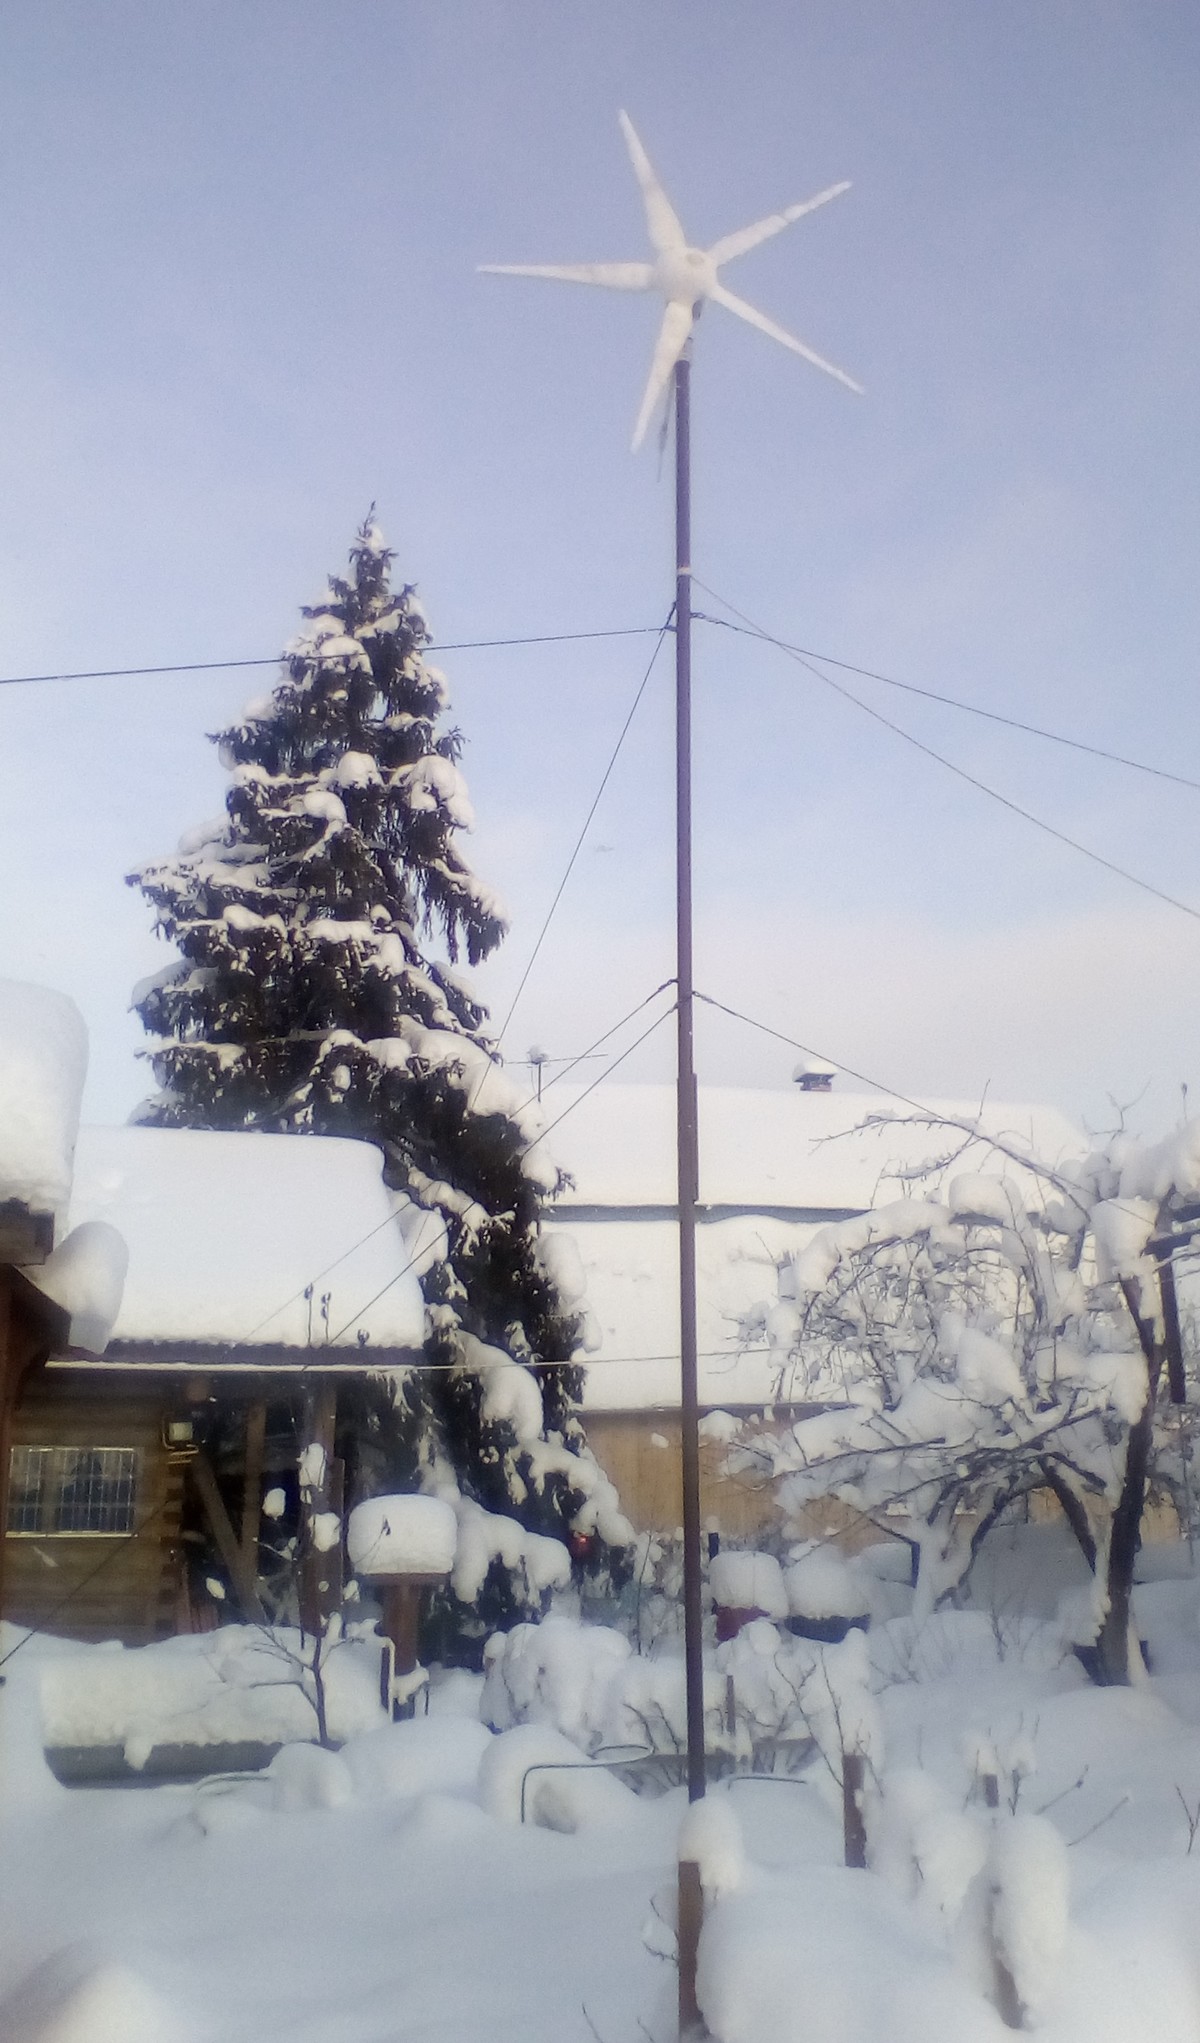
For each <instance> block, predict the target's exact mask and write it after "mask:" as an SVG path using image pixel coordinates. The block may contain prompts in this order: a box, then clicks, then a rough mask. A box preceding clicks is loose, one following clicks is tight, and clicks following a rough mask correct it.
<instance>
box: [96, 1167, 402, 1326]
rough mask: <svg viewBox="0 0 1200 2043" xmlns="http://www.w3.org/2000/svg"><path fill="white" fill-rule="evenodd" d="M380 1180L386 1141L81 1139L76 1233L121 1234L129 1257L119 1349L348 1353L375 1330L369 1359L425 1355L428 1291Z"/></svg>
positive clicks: (394, 1205) (394, 1202) (393, 1203)
mask: <svg viewBox="0 0 1200 2043" xmlns="http://www.w3.org/2000/svg"><path fill="white" fill-rule="evenodd" d="M380 1172H381V1158H380V1153H379V1151H378V1149H376V1148H374V1147H373V1146H372V1145H371V1144H370V1143H366V1142H347V1141H343V1140H339V1139H335V1138H332V1137H326V1136H315V1135H313V1136H308V1135H257V1134H217V1133H208V1132H203V1131H200V1130H193V1129H176V1128H86V1127H85V1128H81V1129H80V1131H79V1141H78V1146H77V1149H76V1153H75V1180H74V1187H73V1190H72V1193H71V1203H70V1216H69V1217H70V1225H71V1226H72V1227H75V1226H77V1225H79V1223H80V1222H81V1221H85V1220H102V1221H107V1222H109V1223H110V1224H111V1225H112V1226H114V1227H116V1228H117V1229H118V1230H119V1231H120V1233H121V1234H122V1236H123V1237H124V1239H125V1242H126V1244H127V1246H128V1249H129V1272H128V1276H127V1278H126V1280H125V1290H124V1296H123V1299H122V1302H121V1309H120V1313H119V1316H118V1318H117V1322H116V1326H115V1328H114V1330H113V1341H114V1342H116V1343H121V1342H131V1343H138V1344H142V1343H144V1344H148V1345H155V1346H169V1345H170V1344H171V1343H173V1342H174V1343H178V1344H180V1345H186V1344H197V1343H206V1344H212V1345H214V1346H215V1345H218V1344H220V1345H226V1344H229V1345H233V1346H245V1347H246V1348H247V1349H249V1350H253V1349H255V1348H264V1347H268V1348H276V1347H280V1346H282V1347H287V1348H294V1349H296V1350H297V1351H300V1350H306V1351H307V1350H310V1349H312V1350H319V1349H320V1348H322V1347H323V1346H325V1345H326V1343H327V1341H328V1340H330V1339H332V1343H333V1345H334V1346H335V1347H336V1348H338V1349H340V1350H341V1351H342V1352H343V1353H344V1352H345V1350H346V1349H347V1348H354V1347H355V1345H356V1342H357V1338H358V1333H359V1329H360V1328H362V1329H364V1330H365V1332H366V1334H367V1335H368V1337H369V1346H368V1349H367V1355H368V1357H369V1355H370V1351H371V1349H378V1348H385V1347H386V1348H418V1347H419V1346H420V1345H421V1341H422V1339H423V1336H424V1309H423V1305H422V1300H421V1292H420V1286H419V1284H418V1282H417V1278H416V1275H415V1273H414V1271H413V1270H411V1269H410V1268H408V1262H409V1251H408V1249H407V1247H406V1245H405V1239H404V1234H403V1232H402V1225H401V1221H400V1220H399V1219H397V1218H396V1217H395V1215H396V1212H397V1207H398V1205H400V1203H401V1202H398V1201H397V1200H396V1199H395V1198H394V1196H393V1195H392V1194H391V1193H389V1191H388V1190H387V1187H386V1186H385V1185H384V1183H383V1179H382V1177H381V1174H380ZM308 1285H312V1287H313V1296H312V1298H311V1299H306V1298H304V1296H303V1295H302V1294H303V1292H304V1290H305V1287H306V1286H308ZM385 1287H386V1288H385ZM376 1293H382V1296H379V1297H376ZM326 1296H327V1297H328V1308H327V1313H326V1312H324V1311H323V1310H322V1301H323V1299H324V1298H325V1297H326ZM370 1300H374V1303H373V1304H369V1303H368V1301H370ZM348 1323H349V1324H348ZM297 1359H298V1360H306V1359H308V1358H307V1355H306V1354H305V1355H301V1354H299V1353H298V1356H297Z"/></svg>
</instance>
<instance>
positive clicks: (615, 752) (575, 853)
mask: <svg viewBox="0 0 1200 2043" xmlns="http://www.w3.org/2000/svg"><path fill="white" fill-rule="evenodd" d="M674 616H675V605H674V604H673V603H672V605H671V608H670V609H669V611H668V612H667V615H666V618H665V619H664V621H663V623H662V624H661V625H660V626H659V632H658V637H657V638H656V639H655V641H654V651H653V652H652V653H651V655H650V658H649V661H648V662H647V665H646V671H645V673H644V674H643V675H642V678H641V680H640V681H639V683H638V686H637V692H636V694H635V695H634V698H633V701H632V702H631V703H630V705H629V711H628V714H627V715H626V718H625V721H624V723H623V724H622V725H621V728H620V730H619V731H618V732H617V741H616V744H615V745H614V746H613V748H612V751H611V753H610V754H609V759H608V764H607V766H606V767H605V769H604V771H603V773H602V774H601V776H600V784H599V786H598V787H597V789H596V792H595V794H594V795H593V797H592V802H591V807H590V808H589V809H588V812H587V815H586V816H585V817H584V819H583V825H582V827H581V829H580V832H579V835H578V837H577V838H576V839H575V843H574V846H573V848H572V851H571V856H570V857H569V858H568V860H567V863H566V866H565V867H564V869H563V876H562V878H561V879H560V881H559V883H558V885H557V887H556V888H555V890H554V898H553V900H552V901H551V903H550V906H549V908H548V909H547V910H546V917H545V920H544V922H543V923H542V926H541V928H540V929H539V931H538V933H537V941H536V942H535V944H534V946H533V949H532V950H531V951H530V953H529V958H528V961H527V963H526V966H525V970H524V971H523V972H522V974H521V977H520V979H519V980H518V981H517V990H516V992H515V993H514V994H513V997H512V999H511V1000H510V1001H509V1004H508V1012H507V1014H506V1015H505V1017H504V1020H503V1022H502V1023H501V1025H500V1033H499V1035H498V1036H497V1038H496V1041H497V1043H502V1042H503V1041H504V1038H505V1035H506V1034H507V1031H508V1025H509V1023H510V1022H511V1020H512V1018H513V1016H514V1014H515V1013H516V1011H517V1003H518V1001H519V1000H520V998H521V995H522V994H523V993H524V991H525V988H526V986H527V984H528V982H529V975H530V973H531V972H532V970H533V968H534V965H535V964H536V963H537V958H538V952H539V951H540V950H541V948H542V945H543V944H544V942H545V941H546V936H547V933H548V931H549V928H550V924H551V922H552V921H553V920H554V913H555V910H556V909H557V907H558V904H559V902H560V901H561V900H562V897H563V892H564V890H565V888H566V884H567V881H568V880H569V879H570V877H571V874H572V872H573V871H574V869H575V861H576V859H577V858H578V857H579V854H580V852H581V851H582V850H583V841H584V838H585V837H586V836H587V834H588V831H589V830H590V829H591V827H592V820H593V818H594V816H595V814H596V811H597V809H598V808H599V806H600V800H601V797H602V795H603V793H604V790H605V788H606V787H607V786H608V783H609V781H610V780H611V779H612V775H613V769H614V767H615V766H616V763H617V760H618V759H619V758H620V755H621V747H622V745H623V744H624V743H625V740H626V738H627V737H628V735H629V727H630V725H631V724H632V722H633V719H634V717H635V716H636V715H637V713H638V705H639V704H640V702H641V699H642V697H643V695H644V694H645V693H646V689H647V687H648V686H649V682H650V676H651V675H652V674H653V672H654V669H655V666H656V664H657V661H658V656H659V654H660V653H661V651H662V649H663V641H664V639H665V638H666V636H667V633H668V632H669V631H670V629H671V624H672V621H673V619H674Z"/></svg>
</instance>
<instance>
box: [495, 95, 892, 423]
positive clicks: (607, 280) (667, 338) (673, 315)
mask: <svg viewBox="0 0 1200 2043" xmlns="http://www.w3.org/2000/svg"><path fill="white" fill-rule="evenodd" d="M618 118H619V120H620V123H621V132H622V134H623V135H624V137H625V145H626V147H627V149H628V150H629V160H630V162H631V163H632V165H633V172H634V176H635V177H636V178H637V181H638V184H639V186H640V187H641V193H642V205H643V208H644V210H645V214H646V231H647V233H648V234H649V237H650V246H651V247H652V249H653V250H654V260H653V262H584V263H481V264H480V269H481V270H483V271H484V272H485V273H486V274H487V275H490V276H507V277H546V278H549V279H550V280H551V281H553V282H555V283H561V284H598V285H599V286H600V287H601V288H602V289H603V290H608V291H658V292H659V293H660V294H661V296H662V297H663V299H664V300H665V301H666V302H665V309H664V311H663V318H662V325H661V326H660V328H659V332H658V341H657V344H656V346H655V349H654V360H653V362H652V363H651V365H650V375H649V379H648V381H647V383H646V389H645V393H644V395H643V397H642V407H641V410H640V411H639V413H638V420H637V425H636V426H635V427H634V433H633V445H634V451H635V452H636V450H637V449H638V448H639V447H640V446H641V444H642V441H643V440H644V439H645V437H646V431H647V428H648V426H649V424H650V421H651V419H652V418H653V416H654V412H655V409H656V407H657V405H658V402H659V399H660V398H661V397H662V396H663V394H664V392H665V390H666V388H667V385H668V383H669V382H670V379H671V375H672V372H673V370H674V368H675V364H676V362H677V361H678V360H679V357H680V356H681V355H682V353H683V351H684V349H685V348H686V346H687V344H688V341H689V339H690V337H691V332H692V327H693V326H694V325H695V322H696V318H697V316H698V314H699V313H700V312H701V310H702V309H703V307H704V305H705V304H706V302H707V301H708V300H709V299H710V298H711V299H713V300H714V301H715V302H716V303H717V304H718V305H723V306H724V307H725V310H726V311H727V312H732V313H733V314H734V315H735V316H736V317H737V318H738V319H744V320H745V321H746V323H747V325H748V326H756V327H757V328H758V330H759V332H760V333H765V334H766V335H767V336H768V337H769V338H770V339H771V340H776V341H778V342H779V344H780V346H781V347H785V348H790V349H791V351H792V353H793V354H796V355H801V356H803V358H804V360H805V361H806V362H811V364H812V366H813V368H814V369H821V370H823V371H824V373H825V374H826V375H827V376H834V377H836V379H837V381H838V382H839V383H844V384H845V386H846V388H847V389H848V390H855V391H857V390H861V385H860V384H858V383H855V381H854V380H853V378H852V377H850V376H847V375H846V372H845V370H844V369H838V368H835V367H834V364H833V363H832V362H827V361H825V360H824V359H823V357H822V356H820V355H817V354H814V353H813V350H812V349H811V348H807V347H805V346H804V343H803V342H802V341H798V340H795V339H794V338H793V336H792V335H791V334H790V333H785V331H784V329H783V328H782V327H781V326H776V324H775V322H774V320H773V319H768V318H767V316H766V314H765V313H764V312H759V311H758V310H757V308H756V307H755V306H753V305H748V304H747V303H746V301H745V299H744V298H735V297H734V294H733V292H732V291H728V290H726V288H725V286H724V285H723V284H722V282H721V279H720V275H719V272H720V269H721V265H722V264H723V263H727V262H732V261H733V259H734V257H735V256H739V255H745V254H746V253H747V252H748V251H749V250H750V249H752V248H757V247H758V245H759V243H760V242H762V241H769V240H770V238H771V236H772V235H773V234H779V233H781V232H782V230H783V229H784V228H785V227H790V226H791V225H792V222H793V221H794V220H799V219H802V218H803V216H804V215H805V214H806V213H813V212H815V211H816V209H817V207H818V206H823V205H825V204H826V202H827V201H828V200H829V199H836V198H838V197H839V196H840V194H841V193H842V192H845V191H849V189H850V187H849V185H848V184H832V185H830V186H829V188H828V190H826V191H823V192H818V193H817V196H816V197H815V198H814V199H804V200H802V201H801V203H800V204H799V205H796V206H786V207H785V208H784V210H783V211H782V212H781V213H770V214H768V216H767V218H766V219H765V220H756V221H755V223H754V225H753V226H751V227H742V228H739V229H738V230H737V231H736V232H735V233H733V234H725V235H723V236H722V238H721V240H720V241H715V242H714V243H713V245H712V247H711V248H693V247H692V245H691V243H690V242H689V241H688V238H687V236H686V234H685V233H684V231H683V228H682V227H681V226H680V223H679V216H678V214H677V213H676V211H675V208H674V207H673V206H672V204H671V201H670V200H669V199H668V197H667V195H666V193H665V191H664V190H663V188H662V186H661V184H660V183H659V181H658V178H657V176H656V175H655V172H654V168H653V166H652V164H651V162H650V159H649V157H648V156H647V154H646V152H645V150H644V149H643V147H642V144H641V142H640V140H639V139H638V135H637V131H636V129H635V128H634V125H633V122H632V121H631V120H630V118H629V116H628V114H626V113H622V114H620V115H619V116H618Z"/></svg>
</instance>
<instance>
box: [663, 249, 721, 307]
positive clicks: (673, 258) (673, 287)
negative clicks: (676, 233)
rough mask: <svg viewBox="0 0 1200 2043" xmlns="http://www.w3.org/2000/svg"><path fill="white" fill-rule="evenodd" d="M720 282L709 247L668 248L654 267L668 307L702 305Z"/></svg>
mask: <svg viewBox="0 0 1200 2043" xmlns="http://www.w3.org/2000/svg"><path fill="white" fill-rule="evenodd" d="M717 281H718V280H717V265H716V263H715V262H714V261H713V259H712V257H711V255H710V254H709V252H708V250H707V249H706V248H665V249H664V250H663V252H662V254H661V255H660V256H659V258H658V260H657V262H656V263H655V265H654V284H655V286H657V288H658V289H659V290H660V291H661V292H662V294H663V297H664V298H665V299H666V301H667V303H668V305H693V306H700V305H702V304H703V303H704V300H705V299H706V298H710V297H711V296H712V294H713V292H714V291H715V290H716V288H717Z"/></svg>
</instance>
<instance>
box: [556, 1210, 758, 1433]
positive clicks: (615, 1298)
mask: <svg viewBox="0 0 1200 2043" xmlns="http://www.w3.org/2000/svg"><path fill="white" fill-rule="evenodd" d="M558 1224H559V1223H551V1226H552V1228H553V1227H557V1225H558ZM561 1227H562V1229H563V1232H564V1233H567V1234H569V1235H570V1237H571V1239H572V1240H573V1242H574V1243H575V1246H576V1248H577V1249H578V1251H579V1254H580V1257H581V1259H582V1262H583V1268H584V1274H585V1276H586V1278H587V1296H586V1299H585V1301H584V1302H585V1304H586V1306H587V1309H588V1311H589V1313H590V1314H591V1316H592V1322H593V1326H594V1338H595V1339H597V1340H598V1342H599V1345H598V1346H597V1347H596V1349H595V1350H594V1352H593V1353H591V1354H589V1355H587V1356H586V1357H584V1358H583V1359H584V1360H585V1361H586V1363H587V1375H586V1379H585V1385H584V1404H585V1406H586V1408H587V1409H588V1410H590V1411H605V1412H622V1411H645V1410H650V1409H657V1408H662V1409H663V1410H668V1411H669V1410H673V1409H677V1408H678V1405H679V1238H678V1233H677V1230H676V1226H675V1222H674V1221H673V1220H663V1219H653V1218H647V1219H642V1220H584V1219H573V1218H572V1217H571V1216H570V1215H564V1216H563V1219H562V1222H561ZM797 1233H798V1230H797V1227H796V1226H795V1225H794V1224H793V1223H790V1222H788V1221H784V1220H773V1219H771V1218H770V1217H767V1216H763V1215H759V1214H754V1215H749V1216H747V1217H745V1218H740V1217H739V1218H736V1219H728V1220H715V1221H709V1222H707V1223H706V1224H705V1225H703V1226H701V1227H700V1228H698V1229H697V1234H696V1339H697V1347H698V1349H699V1360H698V1376H699V1384H700V1398H701V1402H702V1403H703V1404H706V1405H730V1404H762V1403H765V1402H766V1401H767V1400H768V1399H769V1398H770V1396H771V1387H772V1384H773V1381H774V1378H775V1373H776V1371H775V1365H774V1363H773V1361H772V1358H771V1357H770V1355H769V1354H768V1353H767V1351H766V1350H765V1349H759V1350H757V1351H756V1352H753V1353H750V1354H746V1355H741V1354H739V1352H738V1348H739V1344H738V1322H739V1319H740V1318H741V1315H742V1314H743V1313H746V1312H749V1311H750V1309H751V1308H752V1307H753V1306H755V1305H758V1304H759V1303H760V1302H761V1301H762V1300H763V1299H764V1298H769V1297H772V1296H773V1295H774V1293H775V1290H776V1276H775V1265H776V1259H777V1257H779V1256H782V1255H783V1254H784V1253H785V1252H786V1251H787V1250H788V1249H790V1248H794V1247H795V1244H796V1240H797Z"/></svg>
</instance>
